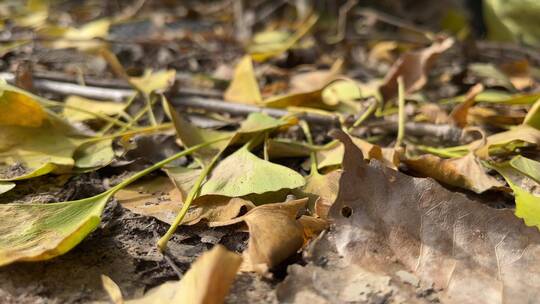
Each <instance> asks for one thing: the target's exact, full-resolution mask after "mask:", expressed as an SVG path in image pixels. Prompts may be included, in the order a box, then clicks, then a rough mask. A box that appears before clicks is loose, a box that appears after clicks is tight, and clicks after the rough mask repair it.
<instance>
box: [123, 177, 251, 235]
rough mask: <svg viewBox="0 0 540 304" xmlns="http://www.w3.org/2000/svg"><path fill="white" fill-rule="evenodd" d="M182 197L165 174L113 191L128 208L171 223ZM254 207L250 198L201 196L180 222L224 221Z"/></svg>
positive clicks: (180, 207) (179, 207)
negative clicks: (116, 191)
mask: <svg viewBox="0 0 540 304" xmlns="http://www.w3.org/2000/svg"><path fill="white" fill-rule="evenodd" d="M197 171H198V170H197ZM177 180H178V178H177ZM185 184H186V183H184V185H185ZM188 190H189V189H188ZM184 197H185V194H183V193H182V192H181V191H180V190H179V189H178V188H177V187H175V184H173V183H172V182H171V181H170V180H169V179H168V178H166V177H159V178H155V179H153V180H149V181H145V182H141V183H137V184H135V185H132V186H128V187H126V188H124V189H122V190H120V191H118V193H116V195H115V198H116V199H117V200H118V202H119V203H120V204H121V205H122V206H123V207H124V208H126V209H128V210H130V211H131V212H133V213H136V214H142V215H146V216H152V217H155V218H157V219H158V220H160V221H162V222H165V223H168V224H172V223H173V221H174V219H175V218H176V215H177V214H178V212H179V211H180V209H182V201H183V198H184ZM254 207H255V205H253V203H252V202H250V201H248V200H245V199H242V198H230V197H225V196H217V195H212V196H210V195H207V196H202V197H199V198H197V199H196V200H195V201H194V202H193V204H192V205H191V207H190V208H189V210H188V213H187V214H186V216H185V218H184V220H183V221H182V224H183V225H194V224H197V223H199V222H201V221H205V222H208V223H209V224H212V223H213V222H222V221H227V220H230V219H233V218H235V217H237V216H238V215H239V214H240V213H242V211H243V210H251V209H253V208H254Z"/></svg>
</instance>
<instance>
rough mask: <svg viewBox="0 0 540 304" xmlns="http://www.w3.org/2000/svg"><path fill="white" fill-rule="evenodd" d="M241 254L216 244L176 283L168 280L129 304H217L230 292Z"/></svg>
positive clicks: (240, 261)
mask: <svg viewBox="0 0 540 304" xmlns="http://www.w3.org/2000/svg"><path fill="white" fill-rule="evenodd" d="M241 263H242V257H240V256H239V255H238V254H236V253H233V252H230V251H228V250H227V249H225V247H223V246H221V245H216V246H214V248H212V249H211V250H210V251H208V252H205V253H204V254H203V255H201V256H200V257H199V258H197V260H196V261H195V262H194V263H193V264H192V265H191V268H190V269H189V270H188V271H187V272H186V274H185V275H184V276H183V277H182V280H180V281H179V282H178V281H176V282H167V283H164V284H162V285H159V286H158V287H155V288H153V289H151V290H149V291H148V292H147V293H146V294H145V295H144V296H143V297H142V298H140V299H134V300H129V301H126V303H128V304H155V303H186V304H220V303H223V302H224V301H225V297H226V296H227V295H228V293H229V288H230V287H231V285H232V283H233V281H234V279H235V277H236V272H237V271H238V267H240V264H241Z"/></svg>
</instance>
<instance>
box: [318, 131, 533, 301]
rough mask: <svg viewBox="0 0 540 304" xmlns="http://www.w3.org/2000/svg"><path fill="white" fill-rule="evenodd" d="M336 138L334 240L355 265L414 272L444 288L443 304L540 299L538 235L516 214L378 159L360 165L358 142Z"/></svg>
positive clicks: (422, 280)
mask: <svg viewBox="0 0 540 304" xmlns="http://www.w3.org/2000/svg"><path fill="white" fill-rule="evenodd" d="M338 132H339V131H338ZM336 133H337V132H336ZM336 136H338V138H339V139H340V140H341V141H342V142H344V144H345V147H346V149H345V157H344V162H343V168H344V173H343V175H342V178H341V181H340V192H339V194H338V198H337V199H336V202H335V203H334V205H333V206H332V207H331V210H330V218H331V219H332V220H333V221H334V223H335V228H334V230H333V232H332V233H331V235H329V236H328V237H329V240H334V241H332V242H333V243H334V244H335V246H336V249H337V251H338V253H339V254H340V255H342V256H343V257H344V258H345V259H346V260H347V261H349V264H356V265H360V266H364V267H369V269H374V270H375V271H377V272H378V273H381V272H382V273H388V272H392V273H393V272H394V271H396V270H397V269H396V268H398V267H399V268H402V269H405V270H406V271H410V272H413V273H414V274H415V275H417V276H418V278H419V279H420V284H425V285H426V286H431V285H430V284H434V287H435V288H436V289H437V288H442V289H441V290H440V292H439V296H440V301H441V302H443V303H526V302H528V301H530V299H535V298H537V297H538V296H539V293H540V292H539V290H540V289H539V288H538V287H539V283H538V281H537V280H531V278H533V277H535V276H537V275H539V274H540V267H539V266H538V265H540V263H539V261H540V250H539V249H540V232H539V231H538V230H536V229H532V228H526V227H525V226H524V225H523V222H522V221H521V220H519V219H517V218H516V217H515V216H514V215H513V214H512V211H511V210H508V209H494V208H491V207H489V206H487V205H484V204H482V203H479V202H477V201H473V200H471V199H469V198H467V197H466V196H464V195H463V194H460V193H454V192H450V191H448V190H446V189H444V188H443V187H441V186H439V185H437V184H436V183H434V182H433V181H431V180H429V179H422V178H414V177H410V176H407V175H404V174H402V173H400V172H397V171H394V170H390V169H387V168H385V167H384V166H382V165H380V164H379V163H378V162H375V161H373V162H370V163H369V164H366V163H363V162H359V161H358V159H359V158H361V157H362V155H361V151H360V150H359V149H358V147H357V146H356V145H354V144H353V142H352V141H351V139H350V138H349V137H348V136H347V135H346V134H344V133H342V132H339V133H337V134H336ZM358 185H362V186H361V187H359V186H358ZM388 261H395V262H394V263H392V264H393V266H395V267H390V265H389V263H388ZM399 268H398V269H399ZM523 273H527V274H528V275H527V276H524V275H523Z"/></svg>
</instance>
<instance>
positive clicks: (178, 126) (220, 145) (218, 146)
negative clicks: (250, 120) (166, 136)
mask: <svg viewBox="0 0 540 304" xmlns="http://www.w3.org/2000/svg"><path fill="white" fill-rule="evenodd" d="M167 107H168V109H169V113H170V115H171V119H172V121H173V124H174V128H175V130H176V135H177V136H178V138H179V139H180V141H181V142H182V144H183V145H185V146H186V147H193V146H195V145H198V144H201V143H204V142H208V141H212V140H214V139H217V138H223V137H226V136H230V137H231V138H232V137H233V135H234V133H232V132H226V131H215V130H211V129H202V128H198V127H196V126H194V125H193V124H191V123H190V122H189V121H188V120H187V119H186V118H185V117H184V115H183V114H182V113H180V112H178V111H176V110H175V109H174V107H172V106H171V105H170V103H167ZM228 144H229V143H228V142H225V141H222V142H216V143H215V144H213V145H210V146H208V147H206V148H203V149H200V150H198V151H197V152H195V154H194V156H195V157H196V158H198V159H199V160H200V161H201V162H202V163H203V164H208V163H209V162H210V161H211V159H212V158H213V157H214V156H215V155H217V154H218V153H219V151H221V150H222V149H224V148H225V147H227V145H228Z"/></svg>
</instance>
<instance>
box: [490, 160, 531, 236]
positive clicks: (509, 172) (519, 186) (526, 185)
mask: <svg viewBox="0 0 540 304" xmlns="http://www.w3.org/2000/svg"><path fill="white" fill-rule="evenodd" d="M518 163H519V161H518ZM491 165H492V166H493V168H494V169H495V170H497V172H499V173H500V174H501V175H502V176H503V177H504V179H505V180H506V182H507V183H508V185H509V186H510V188H512V191H513V192H514V197H515V201H516V210H515V214H516V216H517V217H519V218H522V219H523V221H524V222H525V224H526V225H527V226H536V227H537V228H538V229H539V230H540V194H538V193H533V191H534V190H536V189H538V187H539V186H540V185H539V184H538V183H537V182H535V181H532V180H530V178H529V177H528V176H526V175H525V174H523V172H521V171H519V170H518V169H515V168H514V167H513V166H512V165H510V164H509V163H505V164H491ZM535 174H538V173H535Z"/></svg>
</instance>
